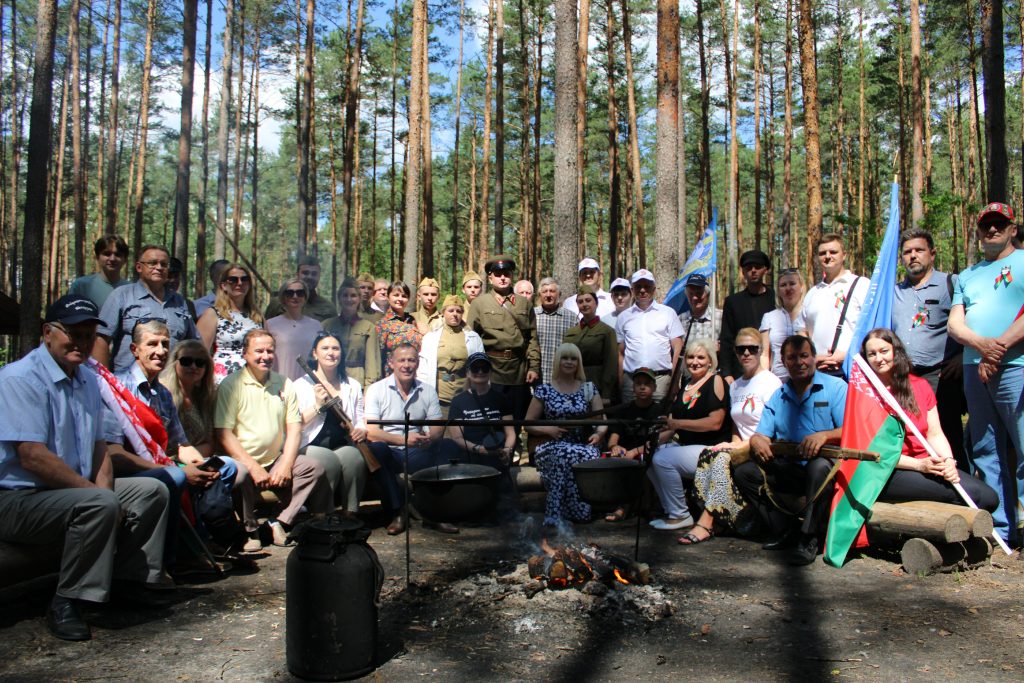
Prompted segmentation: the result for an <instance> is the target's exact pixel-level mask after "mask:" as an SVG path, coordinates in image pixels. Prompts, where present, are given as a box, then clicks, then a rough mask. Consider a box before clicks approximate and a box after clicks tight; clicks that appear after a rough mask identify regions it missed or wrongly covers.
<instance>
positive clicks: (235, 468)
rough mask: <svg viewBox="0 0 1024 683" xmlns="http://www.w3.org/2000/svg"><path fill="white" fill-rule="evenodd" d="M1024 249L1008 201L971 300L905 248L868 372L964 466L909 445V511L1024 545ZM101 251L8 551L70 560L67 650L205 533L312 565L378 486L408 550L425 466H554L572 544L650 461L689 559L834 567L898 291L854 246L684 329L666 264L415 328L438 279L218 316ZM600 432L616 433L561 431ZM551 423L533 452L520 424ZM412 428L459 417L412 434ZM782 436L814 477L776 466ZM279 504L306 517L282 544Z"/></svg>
mask: <svg viewBox="0 0 1024 683" xmlns="http://www.w3.org/2000/svg"><path fill="white" fill-rule="evenodd" d="M1016 232H1017V226H1016V225H1015V224H1014V222H1013V213H1012V210H1011V209H1010V207H1009V206H1006V205H1003V204H998V203H997V204H991V205H989V206H988V207H986V208H985V209H984V210H983V211H982V212H981V214H980V215H979V218H978V225H977V237H978V241H979V243H980V245H981V248H982V251H983V260H982V261H980V262H979V263H978V264H976V265H974V266H972V267H970V268H969V269H967V270H965V271H964V272H962V273H960V275H959V277H956V276H948V275H946V274H944V273H941V272H938V271H937V270H935V267H934V266H935V264H934V261H935V248H934V242H933V240H932V237H931V236H930V235H929V234H928V233H926V232H923V231H911V232H908V233H906V234H904V235H903V236H902V237H901V260H902V264H903V266H904V269H905V271H906V277H905V279H904V280H903V281H901V282H900V283H899V284H898V285H897V287H896V291H895V292H894V300H895V303H894V306H893V319H892V325H891V329H881V328H880V329H876V330H872V331H871V333H870V334H868V335H867V337H866V339H865V340H864V343H863V345H862V347H861V349H860V353H861V354H862V355H863V356H864V357H865V358H866V359H867V362H868V363H869V364H870V365H871V367H872V368H873V370H874V372H875V373H876V374H877V375H878V377H879V378H880V380H881V381H882V383H883V384H884V385H885V386H886V387H888V388H889V390H890V391H891V392H892V394H893V395H894V396H895V397H896V399H897V401H898V402H899V403H900V405H901V406H902V407H903V408H904V409H905V411H906V412H907V413H908V414H909V415H910V416H911V418H912V420H913V421H914V423H915V424H916V425H917V426H918V427H919V429H920V431H921V432H922V433H923V434H924V435H925V439H926V441H927V442H928V445H929V446H930V450H931V451H933V452H934V453H935V455H932V454H931V453H929V449H928V448H926V447H925V445H924V444H922V443H921V442H920V441H918V440H917V439H916V438H915V437H913V436H908V437H907V439H906V442H905V444H904V449H903V454H902V455H901V457H900V460H899V464H898V466H897V467H898V469H897V471H896V473H895V474H894V475H893V476H892V477H891V479H890V481H889V483H888V484H887V486H886V487H885V489H884V490H883V491H882V495H881V499H882V500H910V499H931V500H941V501H945V502H958V498H957V496H956V493H955V492H954V490H953V487H952V484H953V483H957V482H959V483H961V484H962V485H963V486H964V488H965V489H966V490H967V491H968V493H970V494H971V495H972V497H973V498H974V500H975V501H976V502H977V504H978V505H979V506H981V507H984V508H986V509H989V510H992V511H993V516H994V521H995V525H996V530H997V533H999V534H1001V535H1002V536H1003V537H1004V538H1006V539H1007V540H1008V541H1009V542H1010V543H1011V544H1015V545H1018V546H1019V545H1020V542H1021V538H1020V527H1019V526H1018V524H1019V521H1018V515H1017V506H1018V503H1019V502H1024V463H1022V461H1021V459H1020V458H1018V465H1017V469H1016V471H1014V470H1012V469H1010V468H1009V465H1008V463H1009V462H1010V456H1009V451H1010V449H1011V447H1012V448H1013V449H1015V450H1016V451H1017V452H1018V453H1020V452H1021V449H1020V446H1021V438H1020V436H1021V432H1022V429H1024V422H1022V410H1021V408H1020V397H1021V395H1022V393H1024V374H1022V366H1024V353H1022V351H1024V341H1022V340H1024V321H1022V320H1021V316H1020V315H1019V314H1018V313H1017V312H1018V311H1019V310H1024V275H1022V273H1024V262H1022V259H1024V256H1021V251H1019V250H1018V249H1017V248H1016V245H1015V242H1014V239H1015V237H1016ZM95 254H96V258H97V264H98V266H99V269H98V272H97V273H96V274H94V275H92V276H88V277H87V278H82V279H80V280H78V281H76V282H75V283H74V284H73V286H72V288H71V291H70V293H69V294H68V295H66V296H64V297H62V298H60V299H59V300H58V301H56V302H54V303H53V304H52V305H51V306H50V307H49V308H48V310H47V312H46V317H45V320H44V323H43V326H42V343H41V345H40V346H39V347H38V348H37V349H35V350H33V351H32V352H30V353H29V354H28V355H26V356H25V357H24V358H23V359H21V360H19V361H16V362H14V363H11V364H9V365H8V366H7V367H5V368H4V369H3V370H2V371H0V404H2V406H3V408H5V409H6V410H4V411H3V413H2V414H3V418H2V419H0V540H6V541H13V542H21V543H36V544H38V543H53V542H63V544H64V548H65V551H64V559H63V561H62V566H61V576H60V582H59V584H58V588H57V593H56V595H55V597H54V599H53V602H52V603H51V606H50V609H49V610H48V613H47V624H48V625H49V627H50V629H51V631H52V632H53V633H54V634H55V635H57V636H58V637H60V638H66V639H71V640H78V639H84V638H88V637H89V627H88V625H87V624H86V623H85V621H84V620H83V619H82V617H81V614H80V612H79V610H78V601H80V600H90V601H98V602H103V601H105V600H107V599H108V598H109V597H110V596H111V594H112V592H113V593H114V594H120V595H122V596H127V597H128V598H130V599H134V600H137V601H139V602H143V603H150V604H158V603H160V602H161V601H163V600H165V599H166V597H165V596H166V591H167V589H172V588H173V585H174V582H173V577H174V576H175V575H179V574H182V573H185V572H187V570H188V568H189V564H188V563H189V558H187V557H183V556H182V555H183V553H182V552H181V548H182V547H183V546H182V544H181V543H180V538H179V535H180V533H181V531H182V530H183V529H185V525H187V526H188V527H190V528H191V529H195V530H196V531H197V532H198V533H199V534H200V535H201V536H202V537H204V538H206V540H207V542H208V543H210V544H211V545H214V546H216V545H221V546H223V550H224V552H235V553H251V552H254V551H258V550H259V549H260V548H261V547H263V546H264V545H265V544H268V543H276V544H281V545H284V544H287V543H289V542H290V539H289V532H290V531H291V529H292V528H293V527H294V525H295V524H296V523H297V522H298V521H299V519H300V518H301V517H302V516H303V515H304V514H307V513H309V514H320V513H326V512H329V511H334V510H340V511H341V514H345V515H355V514H356V512H357V510H358V506H359V502H360V499H361V497H362V496H363V493H364V487H365V486H366V484H367V483H368V482H369V481H371V480H372V481H374V482H375V484H376V487H377V488H378V489H379V492H380V496H379V497H380V499H381V501H382V504H383V506H384V508H385V509H386V510H389V511H390V515H389V519H390V522H389V523H387V525H386V531H387V533H389V534H397V533H401V532H402V531H404V530H405V527H406V525H407V523H408V522H407V520H408V515H407V514H405V512H406V511H405V510H404V509H403V505H404V503H405V483H404V481H403V479H402V475H403V472H406V471H408V472H410V473H413V472H415V471H417V470H420V469H423V468H426V467H431V466H435V465H438V464H443V463H446V462H448V460H449V459H451V458H458V459H460V460H463V461H470V462H478V463H483V464H488V465H491V466H493V467H495V468H497V469H498V470H499V471H501V472H503V473H505V474H507V473H508V470H509V467H510V465H511V464H512V463H513V462H514V461H515V458H517V457H532V459H533V462H534V463H535V464H536V466H537V468H538V470H539V472H540V474H541V479H542V481H543V483H544V486H545V488H546V503H545V510H544V523H545V524H547V525H557V524H560V523H562V522H563V521H565V520H569V521H576V522H583V521H588V520H590V519H591V516H592V511H591V509H590V506H589V505H588V504H587V503H586V501H584V500H583V499H582V498H581V497H580V495H579V491H578V490H577V488H576V484H575V480H574V478H573V475H572V465H573V464H574V463H577V462H580V461H583V460H589V459H594V458H598V457H601V456H602V454H608V455H611V456H615V457H624V458H648V459H649V462H650V467H649V468H648V476H649V478H650V480H651V483H652V485H653V489H654V491H655V492H656V494H657V499H658V503H659V504H660V509H661V512H662V514H661V515H655V516H654V518H653V519H652V520H651V526H652V527H654V528H655V529H659V530H667V531H677V530H678V531H680V532H681V533H682V534H683V535H682V536H680V537H679V542H680V543H682V544H684V545H692V544H696V543H701V542H704V541H706V540H708V539H710V538H711V537H712V536H713V535H714V534H715V533H717V532H718V531H719V530H721V529H723V528H727V527H732V528H733V529H734V530H735V531H736V532H738V533H743V534H747V533H755V532H757V531H758V530H759V531H760V533H762V534H764V535H766V536H767V537H768V538H767V542H766V543H765V544H764V547H765V548H769V549H771V548H787V549H791V552H792V555H791V561H792V562H793V563H795V564H807V563H810V562H812V561H813V560H814V558H815V556H816V554H817V552H818V549H819V546H820V543H821V540H822V533H823V530H824V526H825V523H826V522H827V516H828V507H827V503H828V501H829V500H830V498H831V496H830V495H829V493H828V491H829V485H828V481H827V477H828V472H829V470H830V467H831V462H830V461H829V459H828V458H825V457H820V456H819V452H820V451H821V448H822V447H823V446H824V445H826V444H834V443H838V441H839V438H840V434H841V431H842V424H843V413H844V406H845V397H846V383H845V381H844V380H843V378H842V366H843V361H844V359H845V355H846V354H847V353H848V352H849V351H850V349H849V347H850V341H851V338H852V333H853V330H854V329H855V327H856V325H857V320H858V318H859V316H860V312H861V307H862V305H863V303H864V298H865V295H866V292H867V290H868V287H869V281H868V279H867V278H865V277H860V276H857V275H855V274H853V273H852V272H850V270H849V269H847V268H846V265H845V251H844V246H843V241H842V238H841V237H840V236H838V235H834V234H826V235H824V236H822V238H821V240H820V241H819V243H818V245H817V259H818V265H819V266H820V268H821V271H822V279H821V280H820V281H819V282H817V283H815V284H814V285H813V287H810V288H808V287H807V285H806V283H805V281H804V279H803V277H802V276H801V274H800V272H799V271H798V270H796V269H785V270H782V271H780V272H779V273H777V278H776V279H775V281H774V284H775V285H776V288H777V292H776V290H775V289H773V287H772V286H771V285H772V279H771V277H770V273H771V270H772V264H771V260H770V258H769V257H768V256H767V254H765V253H763V252H761V251H759V250H751V251H747V252H745V253H744V254H742V256H741V258H740V267H741V270H742V275H743V281H744V286H743V288H742V289H740V290H739V291H737V292H735V293H733V294H731V295H730V296H728V297H726V299H725V301H724V305H723V308H722V309H717V308H715V307H714V304H713V302H712V301H711V296H710V286H709V282H708V280H707V279H706V278H705V277H704V276H702V275H693V276H691V277H690V278H689V280H688V281H687V282H686V285H685V291H686V298H687V302H688V309H687V310H686V311H685V312H684V313H682V314H679V313H677V311H676V310H674V309H673V308H671V307H669V306H667V305H665V304H663V303H659V302H658V301H656V292H657V283H656V281H655V277H654V275H653V274H652V273H651V272H650V271H649V270H646V269H643V268H641V269H639V270H637V271H635V272H634V273H632V275H631V276H630V277H629V279H628V280H627V279H625V278H617V279H615V280H613V281H612V282H610V283H609V290H608V291H605V290H604V289H603V288H602V284H603V278H602V272H601V265H600V264H599V263H598V261H596V260H595V259H592V258H585V259H583V260H582V261H580V263H579V267H578V277H579V282H578V286H577V293H576V294H575V295H573V296H570V297H565V298H563V296H562V293H561V288H560V285H559V283H558V281H557V280H555V279H554V278H551V277H547V278H544V279H542V280H540V282H539V283H537V288H536V303H535V302H534V288H533V284H532V283H530V282H529V281H526V280H520V281H518V282H514V279H515V274H516V264H515V262H514V260H513V259H512V258H510V257H508V256H504V255H498V256H494V257H493V258H491V259H489V260H488V261H487V262H486V264H485V265H484V269H483V270H484V276H483V277H481V276H480V275H478V274H476V273H474V272H469V273H466V274H465V276H464V278H463V281H462V287H461V291H460V292H456V293H452V294H450V295H448V296H445V297H443V298H442V296H441V288H440V286H439V284H438V282H437V281H436V280H434V279H433V278H429V277H428V278H424V279H423V280H422V281H421V282H420V283H419V284H418V286H417V287H416V290H415V310H414V311H410V310H409V308H410V303H411V301H412V299H413V291H412V287H411V286H410V285H408V284H407V283H404V282H401V281H394V282H390V281H387V280H384V279H380V278H374V277H372V276H371V275H369V274H366V273H364V274H360V275H359V276H357V277H356V278H346V279H345V280H344V281H343V282H342V283H341V285H340V287H339V289H338V291H337V292H335V293H334V296H332V297H325V296H323V295H321V294H320V292H319V291H318V285H319V279H320V267H319V264H318V263H317V262H316V260H315V259H313V258H308V257H306V258H303V259H301V260H300V261H299V263H298V267H297V271H296V274H295V277H291V278H288V279H287V280H286V282H285V283H284V284H283V285H282V287H281V288H280V290H279V292H278V296H277V298H276V299H275V300H273V301H272V302H271V304H270V305H269V306H267V307H266V309H265V310H264V311H260V310H259V309H258V307H257V305H256V297H255V293H254V284H255V283H254V281H253V277H254V274H253V273H252V272H251V271H250V270H249V269H248V268H246V267H245V266H244V265H242V264H239V263H231V262H227V261H223V260H221V261H217V262H215V263H214V264H212V265H211V267H210V273H209V274H210V277H211V280H212V282H213V284H214V288H213V291H212V292H211V293H210V294H209V295H207V296H205V297H202V298H199V299H196V300H195V301H189V300H188V299H186V298H185V297H184V296H183V295H182V294H181V293H180V292H179V291H178V284H179V283H177V282H176V281H175V279H174V277H173V273H172V269H173V266H174V263H173V259H172V258H171V257H170V255H169V253H168V251H167V250H166V249H165V248H164V247H161V246H156V245H148V246H145V247H143V248H142V249H141V250H140V251H139V253H138V254H137V258H136V262H135V264H134V270H135V274H136V276H137V278H136V279H135V280H134V281H127V280H124V279H122V277H121V272H120V270H121V268H122V267H123V264H124V263H125V262H126V260H127V245H125V244H124V242H123V240H121V239H120V238H118V237H113V236H110V237H104V238H101V239H100V240H99V241H98V242H97V243H96V245H95ZM1014 269H1016V270H1017V271H1018V272H1017V278H1016V279H1014V277H1013V271H1014ZM178 270H179V273H180V268H179V269H178ZM179 277H180V276H179ZM485 280H486V287H485ZM439 302H440V303H439ZM677 363H678V364H681V365H682V367H683V372H682V380H681V381H679V382H678V383H677V384H676V385H675V386H673V381H672V380H673V377H674V376H676V375H674V373H673V370H674V369H675V368H676V367H677ZM966 405H970V408H971V410H970V416H969V419H968V438H964V434H963V432H962V426H961V425H962V419H961V417H962V413H963V411H964V407H965V406H966ZM587 418H600V424H599V425H598V426H596V428H588V427H586V426H582V427H581V426H574V425H565V426H559V425H558V424H557V423H558V422H559V421H562V420H573V421H574V422H575V423H578V421H579V420H581V419H587ZM524 419H525V420H527V421H529V422H530V426H528V427H526V430H525V431H526V432H527V435H528V437H529V438H528V439H527V441H528V443H529V444H530V446H529V449H528V451H529V455H528V456H527V454H525V453H521V451H523V450H524V449H523V448H522V447H521V440H520V434H519V433H518V431H517V428H516V427H514V426H513V420H515V421H522V420H524ZM407 420H412V421H434V424H433V425H431V426H427V427H415V428H413V429H412V430H411V431H410V432H407V430H406V427H405V425H404V424H403V423H404V422H406V421H407ZM480 420H490V421H493V420H505V421H507V422H508V424H507V425H506V426H492V425H486V426H485V425H481V426H477V427H474V426H473V423H474V422H475V421H480ZM537 422H541V423H543V422H548V423H554V424H548V425H543V424H541V425H537V424H536V423H537ZM780 441H789V442H795V443H797V444H798V446H797V452H798V456H797V457H792V458H783V457H781V456H777V455H775V453H774V452H773V448H772V445H773V443H777V442H780ZM737 453H746V454H749V457H748V458H746V459H745V460H744V459H743V458H737V457H736V454H737ZM268 490H269V491H274V492H276V493H277V495H278V497H279V498H280V502H281V507H280V511H279V512H277V513H276V516H274V517H272V518H270V519H268V520H267V521H265V522H264V523H263V524H260V523H259V519H258V518H257V513H256V500H257V496H258V494H259V493H260V492H261V491H268ZM777 494H797V495H802V496H803V497H804V503H803V507H802V509H799V510H797V514H796V515H793V514H792V511H784V510H782V509H781V508H780V506H779V505H778V501H777ZM694 501H697V502H699V505H700V507H701V508H702V510H701V514H700V516H699V517H697V518H696V519H695V518H694V515H693V514H691V505H692V504H693V502H694ZM235 509H237V510H238V514H237V516H236V514H235V511H234V510H235ZM630 512H631V511H630V510H629V509H627V508H620V509H617V510H613V511H610V512H609V513H608V515H607V517H606V518H607V519H608V520H609V521H613V522H614V521H618V520H621V519H624V518H625V517H626V516H627V515H628V514H630ZM632 512H633V513H637V512H638V511H632ZM239 520H240V521H239ZM424 523H425V524H428V525H430V526H432V527H434V528H436V529H438V530H440V531H444V532H449V533H454V532H457V531H458V528H457V527H455V526H453V525H451V524H445V523H432V522H431V521H430V520H425V522H424ZM117 529H120V531H119V532H118V533H114V531H115V530H117Z"/></svg>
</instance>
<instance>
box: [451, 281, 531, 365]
mask: <svg viewBox="0 0 1024 683" xmlns="http://www.w3.org/2000/svg"><path fill="white" fill-rule="evenodd" d="M466 323H467V324H468V325H469V326H470V327H471V328H472V329H473V330H474V331H475V332H476V333H477V334H479V335H480V336H481V337H482V338H483V341H484V351H485V352H486V353H487V355H488V356H489V357H490V359H491V366H492V370H491V381H493V382H494V383H495V384H526V373H527V372H529V371H530V370H532V371H533V372H535V373H537V376H538V377H540V347H539V346H538V345H537V317H536V314H535V313H534V312H533V305H532V304H531V303H530V301H529V300H528V299H524V298H523V297H521V296H517V297H516V299H515V304H513V305H510V306H509V307H508V308H506V307H504V306H502V305H501V304H499V303H498V300H497V298H495V295H494V292H485V293H484V294H481V295H480V296H478V297H477V298H476V299H475V300H474V301H473V303H472V304H470V306H469V313H467V315H466Z"/></svg>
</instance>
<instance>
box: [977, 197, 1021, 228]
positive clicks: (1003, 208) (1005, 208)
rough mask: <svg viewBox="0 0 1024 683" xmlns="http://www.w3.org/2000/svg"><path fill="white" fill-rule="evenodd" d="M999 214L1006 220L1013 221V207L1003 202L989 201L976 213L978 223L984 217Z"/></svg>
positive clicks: (992, 216)
mask: <svg viewBox="0 0 1024 683" xmlns="http://www.w3.org/2000/svg"><path fill="white" fill-rule="evenodd" d="M996 216H1000V217H1002V218H1005V219H1006V220H1008V221H1011V222H1012V221H1013V207H1011V206H1010V205H1009V204H1003V203H1002V202H991V203H990V204H988V205H987V206H986V207H985V208H984V209H982V210H981V213H979V214H978V223H979V224H980V223H981V222H982V221H984V220H985V219H986V218H990V217H991V218H994V217H996Z"/></svg>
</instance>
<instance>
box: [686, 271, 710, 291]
mask: <svg viewBox="0 0 1024 683" xmlns="http://www.w3.org/2000/svg"><path fill="white" fill-rule="evenodd" d="M686 286H687V287H703V288H705V289H707V286H708V279H707V278H706V277H704V276H703V275H701V274H700V273H694V274H693V275H691V276H690V277H689V278H687V279H686Z"/></svg>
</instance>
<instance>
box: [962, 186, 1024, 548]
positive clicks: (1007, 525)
mask: <svg viewBox="0 0 1024 683" xmlns="http://www.w3.org/2000/svg"><path fill="white" fill-rule="evenodd" d="M977 235H978V242H979V243H980V245H981V249H982V251H983V252H984V256H985V259H984V260H983V261H980V262H978V263H975V264H974V265H973V266H971V267H970V268H968V269H967V270H965V271H963V272H961V273H960V277H959V279H958V280H957V285H956V288H955V289H954V291H953V308H952V309H951V310H950V312H949V334H950V336H952V337H953V338H954V339H956V340H957V341H959V342H961V343H963V345H964V394H965V395H966V396H967V405H968V406H970V417H968V418H967V429H968V430H969V431H970V435H971V439H970V443H971V450H972V452H971V454H970V459H971V463H972V464H973V465H974V469H975V472H976V474H979V475H980V476H981V478H982V480H983V481H984V482H985V483H986V484H988V485H989V486H991V487H992V488H994V489H995V490H996V493H998V494H999V508H998V509H997V510H996V511H995V512H994V513H992V521H993V523H994V524H995V530H996V532H997V533H998V534H999V535H1000V536H1002V537H1003V538H1004V539H1006V541H1007V542H1008V543H1009V544H1010V545H1011V546H1018V547H1019V546H1020V544H1021V542H1022V540H1024V539H1021V536H1020V534H1021V529H1020V526H1019V522H1020V518H1019V514H1018V511H1019V510H1020V506H1021V505H1024V457H1022V454H1024V409H1022V406H1021V396H1022V395H1024V315H1022V313H1024V250H1020V249H1017V248H1016V247H1015V246H1014V244H1013V238H1014V237H1015V236H1016V235H1017V226H1016V225H1015V224H1014V222H1013V209H1011V208H1010V207H1009V206H1007V205H1006V204H1000V203H999V202H993V203H991V204H989V205H988V206H986V207H985V208H984V209H983V210H982V212H981V215H979V216H978V233H977ZM1011 446H1012V447H1013V448H1014V449H1015V450H1016V451H1017V467H1016V470H1014V469H1013V468H1012V467H1011V462H1010V459H1009V450H1010V447H1011Z"/></svg>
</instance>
